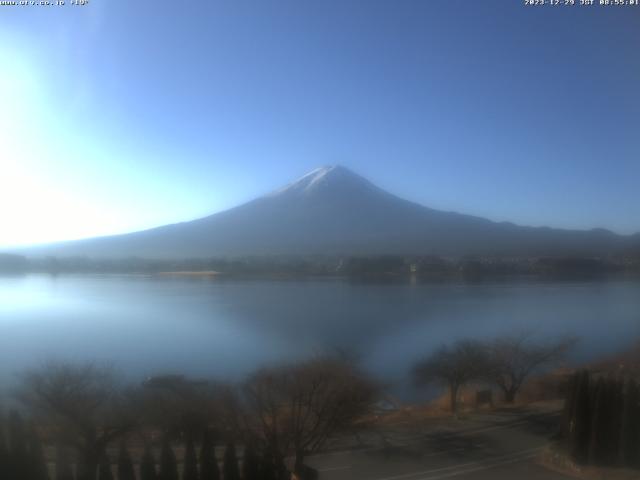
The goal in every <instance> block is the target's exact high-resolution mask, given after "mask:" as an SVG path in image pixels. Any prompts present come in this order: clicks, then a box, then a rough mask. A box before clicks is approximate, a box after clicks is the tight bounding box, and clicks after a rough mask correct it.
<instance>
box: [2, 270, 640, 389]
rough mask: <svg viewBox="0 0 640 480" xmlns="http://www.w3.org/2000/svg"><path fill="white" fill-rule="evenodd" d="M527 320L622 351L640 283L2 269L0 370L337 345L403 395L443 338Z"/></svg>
mask: <svg viewBox="0 0 640 480" xmlns="http://www.w3.org/2000/svg"><path fill="white" fill-rule="evenodd" d="M525 328H526V329H533V330H535V332H536V333H537V334H538V335H539V336H541V337H542V336H549V335H564V334H577V335H580V337H581V341H580V343H579V344H578V345H577V347H576V348H575V350H574V351H573V354H572V355H573V359H574V360H585V359H590V358H596V357H600V356H602V355H606V354H608V353H611V352H614V351H616V350H617V349H620V348H624V347H626V346H628V345H629V344H630V343H631V342H633V341H635V340H636V339H637V338H638V337H640V282H637V281H629V280H609V281H599V282H573V283H572V282H557V283H549V282H533V281H526V282H524V281H520V282H497V281H496V282H491V283H479V284H477V283H476V284H471V283H469V284H466V283H422V284H420V283H418V284H411V283H392V284H374V283H353V282H349V281H346V280H342V279H312V280H287V281H277V280H245V279H242V280H230V279H185V278H175V277H173V278H172V277H146V276H118V275H104V276H87V275H83V276H80V275H78V276H73V275H61V276H55V277H52V276H47V275H27V276H22V277H0V380H2V381H3V382H7V381H10V380H11V379H12V378H15V374H16V373H17V372H20V371H23V370H24V369H25V368H28V367H30V366H33V365H37V364H39V363H42V362H45V361H47V360H51V359H56V360H74V361H81V360H87V359H89V360H96V361H99V362H109V363H111V364H113V365H115V366H116V367H118V368H119V369H120V370H121V371H122V372H123V374H125V375H128V376H130V377H141V376H147V375H152V374H155V373H162V372H183V373H188V374H191V375H194V376H199V377H217V378H222V379H230V380H234V379H240V378H242V377H243V376H244V375H246V374H247V373H249V372H250V371H251V370H253V369H254V368H256V366H259V365H264V364H266V363H273V362H279V361H283V360H290V359H298V358H303V357H305V356H308V355H312V354H313V353H314V352H319V351H322V350H324V349H326V348H333V347H339V348H347V349H350V350H354V351H356V352H357V353H359V354H360V356H361V358H362V361H363V364H364V366H365V367H366V368H367V369H369V370H371V371H372V372H375V373H376V374H377V375H378V376H379V377H381V378H383V379H385V380H386V381H388V382H389V383H390V384H391V385H392V387H393V389H394V390H395V391H396V392H400V395H407V394H408V392H409V391H410V388H409V387H408V385H409V384H410V382H409V380H408V379H409V376H408V373H407V372H408V369H409V367H410V365H411V364H412V363H413V362H414V361H415V360H417V359H419V358H420V357H422V356H424V355H426V354H428V353H429V352H430V351H432V350H433V349H434V348H436V347H437V346H439V345H440V344H442V343H444V342H449V341H451V340H453V339H456V338H460V337H466V336H473V337H491V336H494V335H497V334H500V333H509V332H515V331H518V330H522V329H525Z"/></svg>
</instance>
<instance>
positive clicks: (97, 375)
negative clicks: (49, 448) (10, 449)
mask: <svg viewBox="0 0 640 480" xmlns="http://www.w3.org/2000/svg"><path fill="white" fill-rule="evenodd" d="M19 398H20V399H21V400H22V401H23V402H24V404H25V405H26V406H27V407H28V408H30V410H31V411H32V414H33V415H34V416H35V417H40V418H41V419H42V421H43V422H44V423H45V424H46V425H47V426H48V428H49V429H50V430H51V431H52V432H54V433H55V434H56V435H57V437H58V439H59V441H62V442H64V443H66V444H69V445H71V446H73V447H75V448H76V449H77V450H78V453H79V464H80V472H79V478H80V479H82V480H85V479H87V480H89V479H90V480H93V479H95V476H96V471H97V466H98V463H99V461H100V459H101V457H102V456H103V455H104V451H105V448H106V446H107V445H108V444H109V443H110V442H111V441H113V440H115V439H116V438H118V437H119V436H120V435H122V434H124V433H125V432H127V431H128V430H130V429H131V428H132V427H133V425H134V421H133V419H132V418H131V417H130V416H129V415H128V414H127V413H126V409H124V408H123V405H122V403H121V401H122V398H121V396H120V390H119V388H118V384H117V382H116V380H115V376H114V374H113V371H112V370H111V369H109V368H107V367H100V366H96V365H93V364H85V365H73V364H57V363H56V364H54V363H51V364H47V365H44V366H43V367H41V368H38V369H35V370H32V371H30V372H28V373H27V374H26V375H25V376H24V379H23V383H22V387H21V388H20V390H19Z"/></svg>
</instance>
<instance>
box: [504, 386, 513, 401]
mask: <svg viewBox="0 0 640 480" xmlns="http://www.w3.org/2000/svg"><path fill="white" fill-rule="evenodd" d="M515 401H516V390H515V388H507V389H505V390H504V402H505V403H509V404H511V403H513V402H515Z"/></svg>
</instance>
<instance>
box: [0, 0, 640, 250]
mask: <svg viewBox="0 0 640 480" xmlns="http://www.w3.org/2000/svg"><path fill="white" fill-rule="evenodd" d="M639 52H640V7H591V8H588V7H579V6H575V7H570V8H569V7H550V6H545V7H525V6H523V1H521V0H513V1H509V0H501V1H496V2H492V1H473V2H471V1H462V0H461V1H454V0H446V1H444V0H443V1H435V0H433V1H429V0H419V1H409V0H400V1H398V0H393V1H392V0H388V1H373V0H366V1H351V0H335V1H327V0H322V1H320V0H316V1H305V0H291V1H271V0H266V1H265V0H259V1H255V2H247V1H241V0H233V1H224V2H222V1H216V0H211V1H175V2H170V1H164V2H158V1H148V0H136V1H130V0H127V1H125V0H90V2H89V4H88V5H86V6H84V7H79V6H72V5H69V1H68V0H67V5H66V6H65V7H53V6H52V7H35V6H26V7H19V6H16V7H8V6H3V7H0V162H1V164H0V167H1V169H0V220H1V222H2V224H1V227H0V245H10V244H18V243H31V242H41V241H50V240H57V239H65V238H78V237H83V236H92V235H98V234H106V233H116V232H124V231H130V230H136V229H141V228H146V227H150V226H155V225H160V224H164V223H169V222H176V221H180V220H186V219H192V218H196V217H199V216H203V215H205V214H208V213H213V212H216V211H219V210H222V209H225V208H228V207H231V206H234V205H236V204H238V203H240V202H243V201H246V200H248V199H251V198H252V197H255V196H258V195H260V194H263V193H266V192H268V191H270V190H272V189H274V188H277V187H279V186H280V185H282V184H284V183H286V182H288V181H290V180H292V179H294V178H295V177H298V176H300V175H302V174H303V173H305V172H306V171H308V170H311V169H312V168H315V167H317V166H319V165H324V164H335V163H339V164H342V165H345V166H347V167H350V168H352V169H353V170H355V171H356V172H358V173H360V174H362V175H364V176H365V177H367V178H369V179H370V180H372V181H373V182H374V183H377V184H378V185H380V186H381V187H383V188H386V189H388V190H390V191H392V192H393V193H396V194H398V195H400V196H403V197H406V198H408V199H411V200H414V201H417V202H420V203H423V204H426V205H429V206H432V207H435V208H443V209H447V210H458V211H462V212H466V213H472V214H477V215H483V216H487V217H489V218H492V219H495V220H512V221H515V222H518V223H522V224H530V225H541V224H548V225H551V226H565V227H579V228H590V227H595V226H602V227H607V228H611V229H613V230H616V231H619V232H625V233H627V232H632V231H640V188H638V185H639V184H640V53H639Z"/></svg>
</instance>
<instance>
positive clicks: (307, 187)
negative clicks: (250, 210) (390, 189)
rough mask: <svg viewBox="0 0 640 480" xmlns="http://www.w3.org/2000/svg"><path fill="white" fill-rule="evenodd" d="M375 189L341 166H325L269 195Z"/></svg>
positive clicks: (366, 181)
mask: <svg viewBox="0 0 640 480" xmlns="http://www.w3.org/2000/svg"><path fill="white" fill-rule="evenodd" d="M363 187H365V188H367V189H371V188H374V189H375V188H376V187H374V185H373V184H371V183H370V182H369V181H368V180H366V179H364V178H362V177H361V176H360V175H357V174H356V173H353V172H352V171H351V170H349V169H348V168H346V167H343V166H341V165H326V166H323V167H320V168H316V169H314V170H312V171H310V172H309V173H307V174H305V175H303V176H302V177H300V178H299V179H298V180H296V181H294V182H292V183H290V184H289V185H286V186H285V187H283V188H281V189H279V190H276V191H275V192H273V193H272V194H271V195H272V196H275V195H282V194H285V193H286V194H291V193H297V194H310V193H312V192H317V191H321V190H332V189H341V190H343V189H351V188H363Z"/></svg>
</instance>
